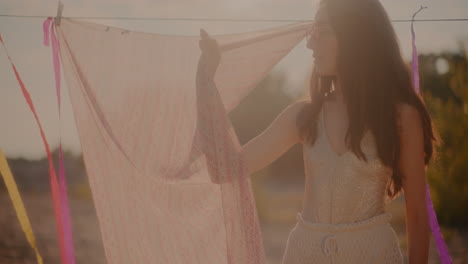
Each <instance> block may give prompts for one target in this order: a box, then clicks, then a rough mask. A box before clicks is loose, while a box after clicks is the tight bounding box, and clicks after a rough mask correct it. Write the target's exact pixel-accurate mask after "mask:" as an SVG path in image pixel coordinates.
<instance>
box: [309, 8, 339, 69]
mask: <svg viewBox="0 0 468 264" xmlns="http://www.w3.org/2000/svg"><path fill="white" fill-rule="evenodd" d="M325 8H326V7H325V5H324V4H321V5H320V7H319V9H318V10H317V13H316V14H315V19H314V24H313V27H312V30H311V33H310V35H309V38H308V42H307V47H308V48H310V49H312V51H313V57H314V64H315V69H316V71H317V73H318V74H319V75H336V60H337V56H338V41H337V39H336V35H335V32H334V31H333V29H332V27H331V25H330V24H329V20H328V14H327V12H326V9H325Z"/></svg>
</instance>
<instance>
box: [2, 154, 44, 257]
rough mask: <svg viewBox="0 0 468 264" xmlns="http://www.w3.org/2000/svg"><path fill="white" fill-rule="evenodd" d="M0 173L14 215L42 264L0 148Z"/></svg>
mask: <svg viewBox="0 0 468 264" xmlns="http://www.w3.org/2000/svg"><path fill="white" fill-rule="evenodd" d="M0 173H1V174H2V176H3V180H4V181H5V185H6V188H7V190H8V194H9V195H10V199H11V201H12V202H13V206H14V207H15V211H16V216H17V217H18V220H19V222H20V224H21V228H22V229H23V232H24V234H25V235H26V239H27V240H28V242H29V244H30V245H31V247H32V249H33V250H34V252H35V253H36V258H37V262H38V263H39V264H42V257H41V255H40V254H39V251H38V250H37V244H36V238H35V237H34V233H33V231H32V228H31V224H30V222H29V218H28V215H27V213H26V209H25V208H24V204H23V201H22V200H21V196H20V194H19V192H18V187H17V185H16V182H15V179H14V178H13V174H12V173H11V170H10V167H9V166H8V161H7V159H6V158H5V155H3V152H2V150H0Z"/></svg>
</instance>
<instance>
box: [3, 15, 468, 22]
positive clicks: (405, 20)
mask: <svg viewBox="0 0 468 264" xmlns="http://www.w3.org/2000/svg"><path fill="white" fill-rule="evenodd" d="M0 17H17V18H47V17H49V16H40V15H6V14H0ZM64 18H72V19H119V20H177V21H237V22H307V21H313V19H305V20H301V19H218V18H163V17H79V16H78V17H64ZM391 21H392V22H396V23H400V22H411V21H412V20H411V19H393V20H391ZM455 21H468V18H433V19H415V20H414V22H455Z"/></svg>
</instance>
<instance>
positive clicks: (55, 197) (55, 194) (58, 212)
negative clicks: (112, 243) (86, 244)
mask: <svg viewBox="0 0 468 264" xmlns="http://www.w3.org/2000/svg"><path fill="white" fill-rule="evenodd" d="M0 42H1V43H2V45H3V47H4V49H5V52H6V54H7V57H8V60H9V61H10V64H11V67H12V68H13V71H14V73H15V77H16V80H17V81H18V83H19V85H20V88H21V91H22V93H23V97H24V99H25V100H26V103H27V104H28V105H29V108H30V110H31V112H32V113H33V115H34V118H35V120H36V123H37V125H38V126H39V131H40V133H41V138H42V142H43V143H44V147H45V149H46V153H47V160H48V162H49V176H50V189H51V192H52V202H53V206H54V214H55V221H56V223H57V232H58V239H59V245H60V253H61V256H62V262H63V263H65V254H64V252H65V246H64V228H63V217H62V215H63V212H62V208H61V207H62V203H61V199H60V190H59V185H58V182H57V175H56V173H55V169H54V162H53V159H52V153H51V152H50V147H49V143H48V142H47V139H46V136H45V133H44V130H43V129H42V125H41V122H40V121H39V117H38V115H37V112H36V109H35V108H34V104H33V102H32V99H31V95H30V94H29V92H28V90H27V89H26V86H25V85H24V83H23V81H22V79H21V76H20V75H19V73H18V70H17V69H16V67H15V65H14V64H13V61H12V60H11V58H10V56H9V55H8V52H7V50H6V47H5V44H4V43H3V40H2V38H1V36H0Z"/></svg>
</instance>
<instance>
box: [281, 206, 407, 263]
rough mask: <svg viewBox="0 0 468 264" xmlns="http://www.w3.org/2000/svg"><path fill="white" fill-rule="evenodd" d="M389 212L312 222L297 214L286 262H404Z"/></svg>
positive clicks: (289, 239) (288, 242)
mask: <svg viewBox="0 0 468 264" xmlns="http://www.w3.org/2000/svg"><path fill="white" fill-rule="evenodd" d="M391 217H392V215H391V213H389V212H385V213H383V214H380V215H377V216H374V217H371V218H368V219H366V220H363V221H360V222H354V223H344V224H326V223H312V222H309V221H307V220H305V219H304V218H303V217H302V214H301V213H298V214H297V217H296V219H297V223H296V226H295V227H294V228H293V229H292V230H291V232H290V233H289V236H288V240H287V242H286V249H285V252H284V255H283V261H282V264H306V263H307V264H310V263H318V264H321V263H330V264H337V263H348V264H353V263H360V264H365V263H372V264H374V263H391V264H401V263H403V256H402V253H401V250H400V245H399V242H398V237H397V235H396V233H395V231H394V230H393V228H392V226H391V225H390V219H391Z"/></svg>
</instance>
